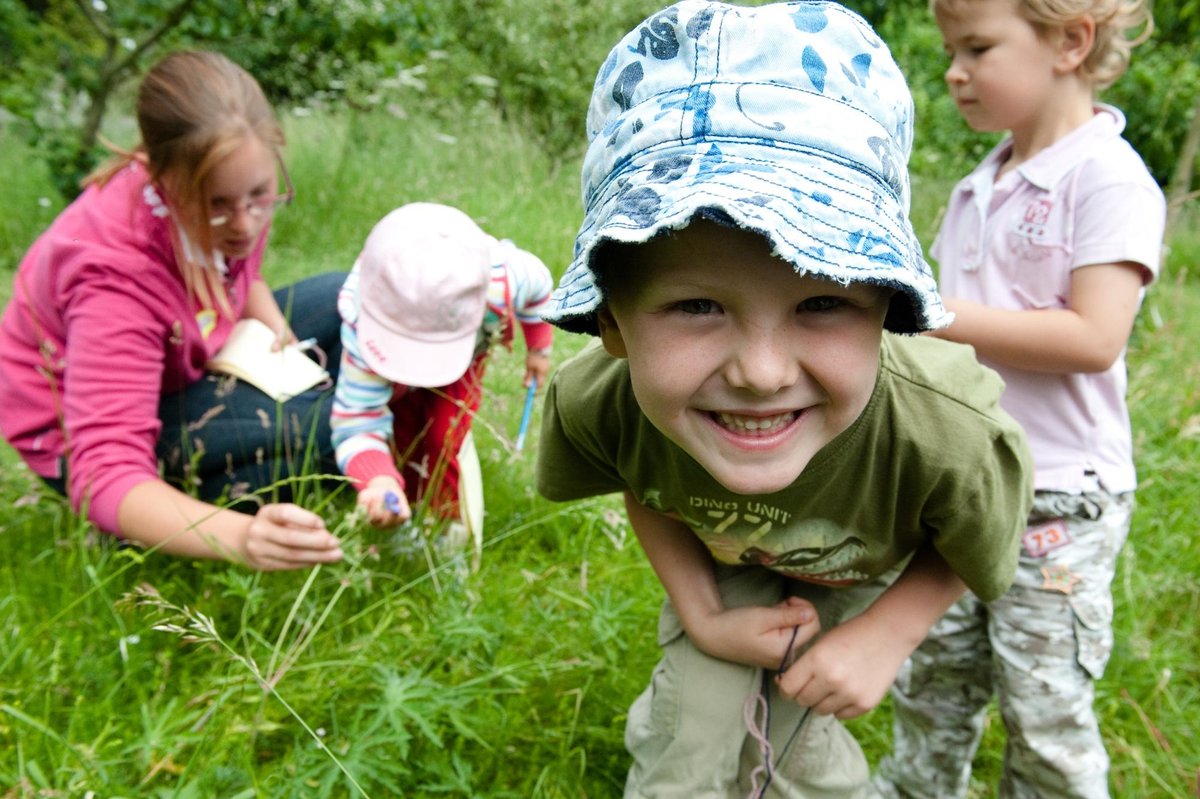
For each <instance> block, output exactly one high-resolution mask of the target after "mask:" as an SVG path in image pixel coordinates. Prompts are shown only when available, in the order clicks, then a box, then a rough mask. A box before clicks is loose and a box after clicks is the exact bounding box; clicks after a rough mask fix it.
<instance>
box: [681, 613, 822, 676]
mask: <svg viewBox="0 0 1200 799" xmlns="http://www.w3.org/2000/svg"><path fill="white" fill-rule="evenodd" d="M820 631H821V620H820V618H819V617H818V616H817V611H816V609H815V608H813V606H812V603H811V602H808V601H807V600H804V599H801V598H799V597H788V598H787V599H785V600H783V601H782V602H779V603H777V604H775V605H772V606H770V607H759V606H747V607H740V608H728V609H726V610H723V611H721V612H720V613H717V614H715V615H712V616H709V617H707V619H705V620H704V622H703V623H702V627H701V629H698V630H689V631H688V634H689V635H691V637H692V641H693V642H694V643H695V644H696V646H698V647H699V648H700V649H701V651H703V652H705V653H707V654H709V655H712V656H713V657H717V658H721V659H722V660H729V661H732V662H734V663H743V664H746V665H749V666H761V667H762V668H765V669H771V670H775V669H779V668H781V667H784V666H786V665H788V663H790V662H791V660H792V658H794V657H795V656H796V651H797V650H798V649H799V648H800V647H802V646H803V645H804V644H806V643H808V641H809V640H810V639H812V637H813V636H815V635H816V634H817V633H819V632H820Z"/></svg>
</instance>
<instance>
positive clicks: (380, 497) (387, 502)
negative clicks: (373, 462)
mask: <svg viewBox="0 0 1200 799" xmlns="http://www.w3.org/2000/svg"><path fill="white" fill-rule="evenodd" d="M358 504H359V505H362V506H363V507H364V508H366V510H367V521H369V522H370V523H371V524H372V525H373V526H375V527H395V526H397V525H400V524H404V522H406V521H408V520H409V519H411V518H412V510H411V509H410V508H409V507H408V498H407V497H405V496H404V487H403V486H401V485H400V483H398V482H397V481H396V479H395V478H394V477H390V476H387V475H380V476H378V477H372V478H371V480H370V482H368V483H367V485H366V487H365V488H364V489H363V490H362V491H359V492H358Z"/></svg>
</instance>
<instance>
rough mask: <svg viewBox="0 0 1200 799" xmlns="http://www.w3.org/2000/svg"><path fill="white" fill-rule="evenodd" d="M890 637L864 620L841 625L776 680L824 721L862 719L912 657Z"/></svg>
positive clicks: (904, 645)
mask: <svg viewBox="0 0 1200 799" xmlns="http://www.w3.org/2000/svg"><path fill="white" fill-rule="evenodd" d="M890 633H891V630H889V629H887V628H886V627H883V626H880V625H878V624H876V623H875V622H874V621H873V619H872V618H871V617H868V616H865V615H864V616H857V617H855V618H853V619H850V620H848V621H845V622H843V623H842V624H839V625H838V626H836V627H834V628H833V629H831V630H829V631H828V632H826V633H825V634H824V635H823V636H822V637H821V638H820V639H819V640H818V641H817V642H816V643H815V644H813V646H812V648H811V649H809V650H808V651H807V652H805V653H804V654H803V655H801V656H800V657H799V658H798V659H797V660H796V662H795V663H793V664H792V666H791V667H790V668H789V669H788V670H787V671H786V672H784V673H783V674H781V675H780V676H779V677H777V678H776V680H777V682H778V684H779V690H780V692H781V693H783V695H784V696H787V697H789V698H791V699H793V700H794V701H796V702H797V703H798V704H800V705H802V706H804V707H811V708H812V709H813V710H815V711H816V712H817V713H820V714H821V715H827V716H837V717H838V718H839V719H852V718H854V717H856V716H861V715H862V714H863V713H866V712H867V711H868V710H871V709H872V708H874V707H875V706H876V705H878V704H879V703H880V702H881V701H882V700H883V697H884V695H885V694H886V693H887V690H888V688H889V687H890V686H891V684H892V682H893V680H895V679H896V674H897V673H898V672H899V671H900V667H901V666H902V665H903V664H904V659H905V658H907V657H908V656H909V655H910V654H911V653H912V649H911V647H910V646H909V645H908V644H907V643H906V640H907V639H904V637H903V636H899V638H900V640H897V636H895V635H891V634H890Z"/></svg>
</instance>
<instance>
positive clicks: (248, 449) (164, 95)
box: [0, 52, 342, 569]
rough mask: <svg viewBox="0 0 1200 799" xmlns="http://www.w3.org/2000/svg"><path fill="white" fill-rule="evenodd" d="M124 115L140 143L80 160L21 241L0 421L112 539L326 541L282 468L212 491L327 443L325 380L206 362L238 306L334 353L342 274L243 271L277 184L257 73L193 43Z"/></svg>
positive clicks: (281, 562) (190, 544) (331, 540)
mask: <svg viewBox="0 0 1200 799" xmlns="http://www.w3.org/2000/svg"><path fill="white" fill-rule="evenodd" d="M137 119H138V125H139V128H140V132H141V137H142V141H141V144H139V145H138V146H137V147H136V148H135V149H134V150H133V151H132V152H128V153H121V154H119V155H118V156H117V157H115V158H114V159H113V160H112V161H111V162H110V163H108V164H107V165H105V166H104V167H102V168H101V169H99V170H98V171H97V172H96V173H94V174H93V175H91V176H89V178H88V179H87V180H86V181H85V188H84V191H83V193H82V194H81V195H80V196H79V197H78V199H76V200H75V201H74V202H73V203H71V205H70V206H68V207H67V208H66V209H65V210H64V211H63V212H62V213H61V214H60V215H59V216H58V218H57V219H55V221H54V222H53V223H52V224H51V226H50V227H49V229H47V230H46V231H45V232H44V233H42V234H41V236H39V237H38V239H37V240H36V241H35V242H34V243H33V245H32V246H31V247H30V248H29V251H28V253H27V254H26V255H25V257H24V259H23V260H22V261H21V265H20V267H19V269H18V271H17V274H16V278H15V281H14V284H13V292H12V300H11V302H10V303H9V305H8V307H7V309H5V311H4V316H3V319H2V320H0V433H3V435H4V437H5V439H7V440H8V442H9V443H10V444H11V445H12V446H13V448H14V449H15V450H16V451H17V452H18V453H19V454H20V456H21V457H22V458H23V459H24V461H25V462H26V464H28V465H29V468H30V469H32V470H33V471H34V472H35V473H37V474H38V475H39V476H41V477H42V479H43V480H44V481H45V482H46V483H47V484H48V485H50V486H51V487H52V488H54V489H56V490H58V491H60V492H62V493H64V494H67V495H68V496H69V497H70V500H71V503H72V506H73V507H74V508H75V509H76V510H78V511H79V512H81V513H86V514H87V515H88V517H89V518H90V519H91V520H92V521H93V522H94V523H95V524H96V525H97V526H98V527H99V528H100V529H102V530H104V531H106V532H110V533H114V534H116V535H119V536H121V537H123V538H125V539H127V540H130V541H133V542H137V543H138V544H141V545H143V546H147V547H154V548H155V549H157V550H159V551H162V552H167V553H171V554H174V555H181V556H186V557H202V558H227V559H230V560H234V561H238V562H242V563H245V564H246V565H248V566H251V567H253V568H258V569H286V568H299V567H303V566H308V565H312V564H316V563H324V562H329V561H334V560H337V559H339V558H341V550H340V549H339V545H338V540H337V539H336V538H335V537H334V536H333V535H331V534H330V533H329V532H328V531H327V530H326V529H325V525H324V523H323V522H322V521H321V519H320V517H318V516H317V515H315V514H313V513H310V512H308V511H307V510H304V509H302V508H300V507H297V506H296V505H294V504H290V503H288V502H285V501H281V500H284V499H286V498H287V495H288V494H287V484H286V482H285V483H284V484H283V489H282V490H281V491H279V492H277V493H276V495H275V496H268V497H264V498H262V499H261V500H258V501H257V504H254V505H252V508H253V510H254V512H253V514H252V515H251V514H244V513H239V512H236V511H234V510H230V509H228V508H227V507H224V506H222V507H218V506H216V505H214V504H212V502H213V501H214V500H218V499H219V498H221V497H229V496H236V495H238V494H246V493H249V492H254V491H256V490H258V489H261V488H264V487H266V486H271V485H278V484H279V481H280V480H281V478H286V477H288V476H290V475H292V474H295V473H296V472H298V471H299V470H300V469H302V468H308V467H310V466H316V465H318V464H319V462H320V460H321V459H322V457H323V456H324V457H329V456H331V454H332V451H331V450H332V448H331V446H330V444H329V432H328V430H329V428H328V415H329V409H328V405H329V402H330V400H331V396H332V391H331V389H329V388H326V390H325V391H323V392H322V391H319V390H317V389H313V390H311V391H309V392H306V393H305V394H302V395H299V396H297V397H294V398H292V399H290V400H288V401H287V402H285V403H282V404H277V403H275V402H274V401H273V400H271V399H270V398H268V397H266V395H264V394H261V393H260V392H258V390H257V389H255V388H253V387H251V386H248V385H246V384H242V383H235V384H233V385H231V384H230V383H231V381H230V380H217V379H216V378H215V377H212V376H210V375H209V374H208V373H207V372H206V370H205V364H206V363H207V362H208V360H209V359H210V358H211V357H212V355H213V354H214V353H215V352H216V351H217V350H219V349H220V347H221V345H222V344H224V342H225V340H226V338H227V337H228V336H229V332H230V330H231V328H232V327H233V324H234V322H236V321H237V320H238V319H240V318H243V317H252V318H256V319H259V320H261V321H263V322H265V323H266V324H267V325H268V326H269V327H270V328H271V329H272V330H274V331H276V332H277V343H276V346H279V345H281V344H283V343H287V342H290V341H295V340H296V339H297V338H298V337H299V338H310V337H311V338H314V339H315V340H316V341H317V343H318V345H319V346H324V347H325V348H326V349H327V350H328V351H330V353H331V354H330V360H331V361H332V366H334V367H336V364H337V360H336V359H337V358H338V357H339V355H340V349H339V342H338V320H337V306H336V297H337V288H338V286H339V285H340V283H341V280H342V276H339V275H327V276H321V277H319V278H313V279H310V280H306V281H302V282H301V283H298V284H296V285H295V286H293V287H290V288H289V289H286V290H283V291H281V292H278V293H274V292H272V291H271V289H270V288H269V287H268V285H267V283H266V282H265V281H264V280H263V278H262V276H261V275H260V272H259V269H260V265H261V263H262V257H263V249H264V247H265V245H266V238H267V232H268V230H269V228H270V222H271V218H272V214H273V212H274V209H275V208H276V207H277V206H278V205H279V204H280V203H283V202H287V201H288V200H290V199H291V195H292V191H291V186H290V183H289V182H288V180H287V175H286V172H285V171H284V170H283V162H282V161H281V159H280V156H279V149H280V147H281V146H282V145H283V132H282V131H281V130H280V128H279V124H278V122H277V121H276V119H275V116H274V113H273V111H272V109H271V106H270V105H269V103H268V102H267V100H266V98H265V97H264V96H263V93H262V90H261V88H260V87H259V86H258V84H257V83H256V82H255V80H254V79H253V78H252V77H251V76H250V75H249V74H247V73H246V72H245V71H244V70H243V69H241V68H240V67H238V66H237V65H236V64H234V63H232V62H231V61H229V60H228V59H227V58H225V57H224V56H221V55H218V54H216V53H207V52H181V53H175V54H173V55H169V56H167V57H166V58H164V59H163V60H162V61H160V62H159V63H158V64H157V65H155V66H154V67H153V68H152V69H151V70H150V71H149V73H148V74H147V75H146V77H145V79H144V80H143V81H142V84H141V86H140V88H139V91H138V98H137ZM281 182H282V184H283V187H281V186H280V184H281ZM281 305H282V306H283V307H286V308H288V310H289V312H290V315H289V316H285V315H284V313H283V312H282V311H281ZM329 468H332V464H330V467H329ZM264 503H265V504H264Z"/></svg>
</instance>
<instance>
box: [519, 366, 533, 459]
mask: <svg viewBox="0 0 1200 799" xmlns="http://www.w3.org/2000/svg"><path fill="white" fill-rule="evenodd" d="M536 393H537V378H536V377H535V378H533V379H532V380H530V381H529V391H527V392H526V393H525V411H524V412H523V413H522V414H521V427H520V429H518V430H517V452H520V451H521V447H523V446H525V431H526V430H528V429H529V417H530V416H532V415H533V396H534V394H536Z"/></svg>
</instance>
